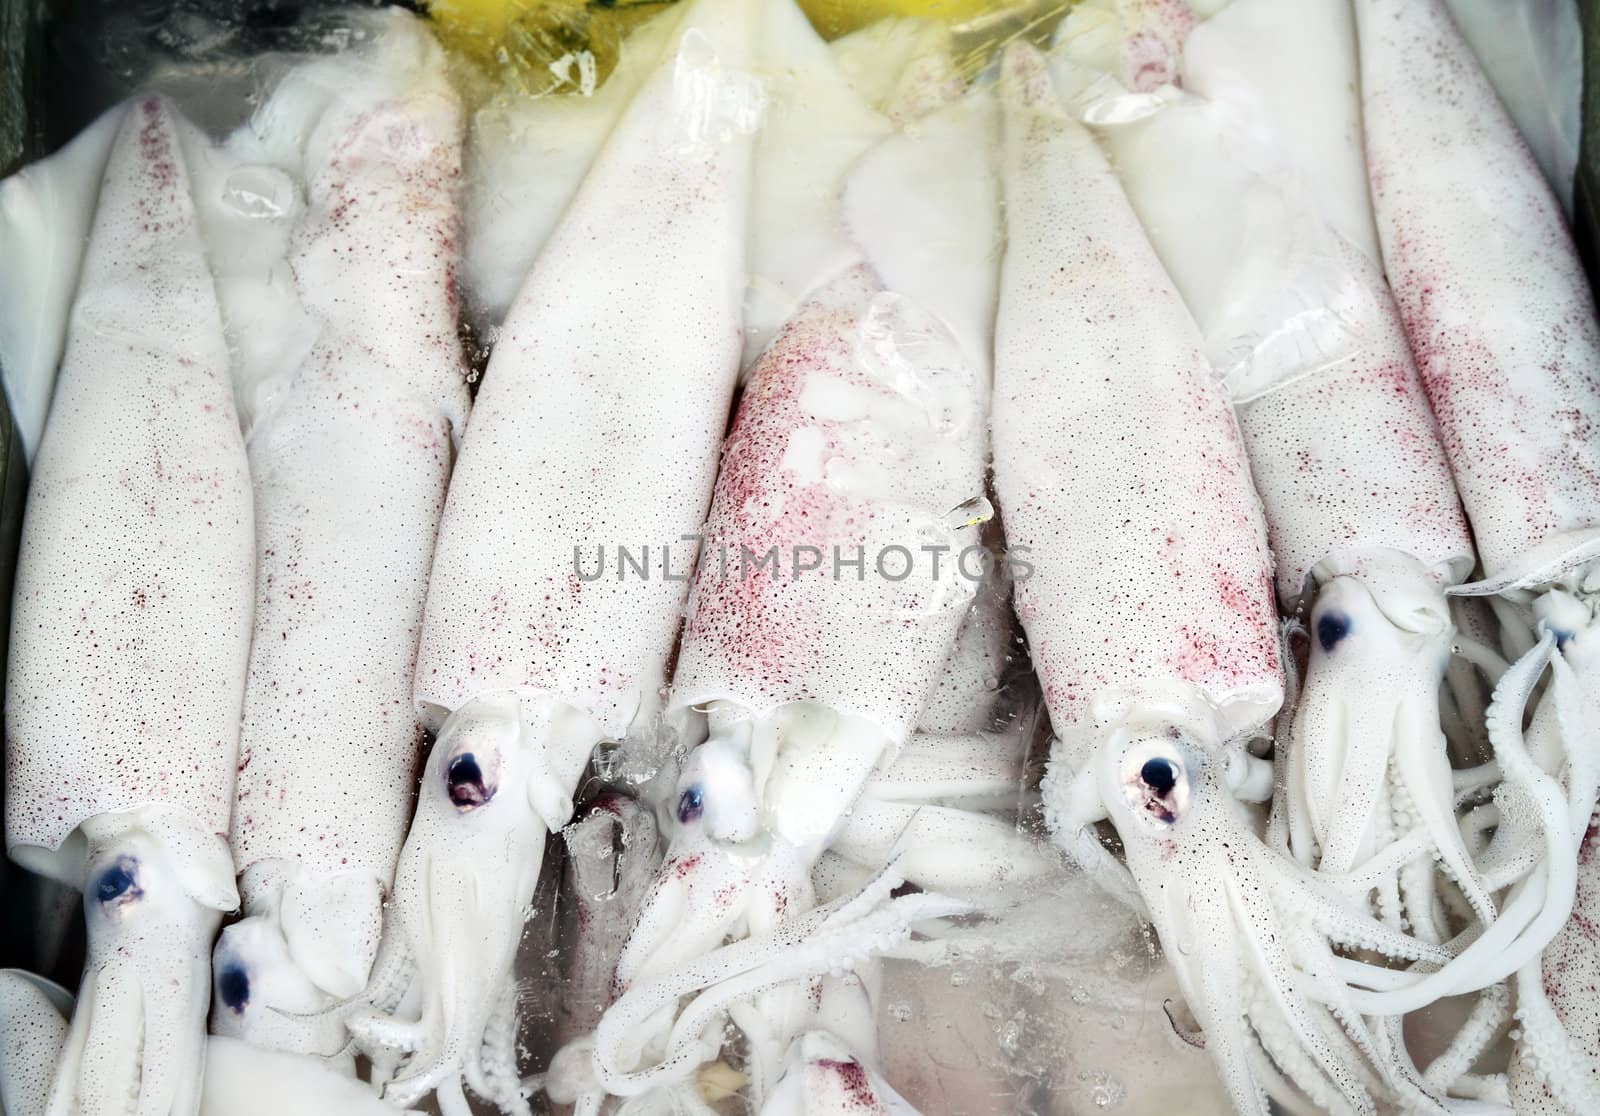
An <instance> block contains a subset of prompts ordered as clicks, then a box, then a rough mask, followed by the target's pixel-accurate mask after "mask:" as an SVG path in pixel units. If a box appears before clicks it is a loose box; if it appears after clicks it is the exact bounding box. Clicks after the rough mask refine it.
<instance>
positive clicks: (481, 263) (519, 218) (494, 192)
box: [461, 5, 684, 332]
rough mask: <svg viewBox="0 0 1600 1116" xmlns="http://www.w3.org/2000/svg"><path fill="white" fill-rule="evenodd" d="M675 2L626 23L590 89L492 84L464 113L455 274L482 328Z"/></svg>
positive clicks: (532, 256) (564, 200)
mask: <svg viewBox="0 0 1600 1116" xmlns="http://www.w3.org/2000/svg"><path fill="white" fill-rule="evenodd" d="M683 11H684V8H683V6H682V5H675V6H673V7H670V8H668V9H667V10H666V11H664V12H662V13H661V14H660V15H659V16H656V17H655V18H652V19H651V20H650V21H649V22H647V23H645V24H643V25H642V26H640V27H639V28H637V29H636V30H634V31H633V32H632V33H631V34H630V35H629V36H628V38H627V39H626V40H625V41H624V42H623V44H622V49H621V54H620V57H619V59H618V61H617V65H616V67H615V69H613V70H612V71H611V75H610V76H609V77H607V78H606V80H605V84H603V85H601V86H600V87H599V89H597V90H594V91H592V92H591V93H590V94H587V95H585V94H583V93H582V92H581V91H580V92H577V93H571V92H566V91H562V92H558V93H552V94H547V95H544V96H540V97H530V96H527V95H526V94H525V93H524V92H523V91H522V90H520V89H517V90H512V91H507V92H504V93H501V94H500V95H498V96H496V97H494V98H493V99H492V100H490V101H489V102H488V103H487V104H485V105H483V106H482V107H481V108H479V109H477V110H476V111H475V112H474V113H473V114H472V122H471V128H470V134H469V136H468V139H467V147H466V159H465V172H466V173H465V183H466V184H465V186H464V187H463V199H462V205H463V215H462V217H463V224H464V226H465V232H466V246H465V250H464V253H463V258H462V270H461V281H462V287H463V289H464V292H465V296H466V304H467V305H466V311H467V314H468V316H469V317H470V318H471V319H472V320H473V321H474V323H475V324H476V325H477V326H478V327H479V328H480V329H483V330H484V331H485V332H487V331H488V330H489V329H490V328H491V327H494V326H498V325H499V324H500V323H501V322H502V321H503V320H504V318H505V315H506V310H507V309H509V308H510V306H511V302H512V300H513V299H514V298H515V297H516V295H517V292H518V290H520V289H521V287H522V281H523V280H524V279H525V278H527V275H528V272H529V270H531V269H532V267H533V264H534V261H535V260H537V259H538V258H539V253H540V252H541V251H542V250H543V248H544V245H545V242H546V241H547V240H548V239H549V238H550V234H551V232H552V231H554V229H555V227H556V225H557V223H558V222H559V221H560V220H561V215H562V214H563V213H564V212H565V211H566V208H567V206H568V205H569V204H570V203H571V201H572V198H573V195H574V194H576V193H577V192H578V187H579V186H580V185H581V184H582V182H583V178H584V175H585V174H587V173H588V171H589V167H590V166H591V165H592V164H593V163H594V160H595V156H596V155H597V154H598V153H599V151H600V149H601V146H602V145H603V144H604V143H605V141H606V137H607V136H609V135H610V134H611V130H612V128H614V127H615V126H616V123H617V120H618V119H619V118H620V117H621V116H622V113H623V110H624V109H626V108H627V106H628V104H629V102H631V101H632V100H633V97H634V94H636V93H637V92H638V91H639V86H640V85H641V84H643V82H644V80H645V79H646V78H647V77H649V76H650V74H651V73H653V72H654V71H655V68H656V66H657V65H659V63H660V61H661V57H662V55H663V53H664V52H665V51H666V48H667V45H668V44H669V43H670V42H671V41H672V34H673V32H674V31H675V30H676V29H677V27H678V24H679V22H680V20H681V16H682V13H683Z"/></svg>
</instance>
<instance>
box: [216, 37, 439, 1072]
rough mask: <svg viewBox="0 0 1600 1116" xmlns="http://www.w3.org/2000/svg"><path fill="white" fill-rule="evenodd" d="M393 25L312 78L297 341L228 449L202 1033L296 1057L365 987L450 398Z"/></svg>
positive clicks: (431, 250)
mask: <svg viewBox="0 0 1600 1116" xmlns="http://www.w3.org/2000/svg"><path fill="white" fill-rule="evenodd" d="M402 20H404V21H405V22H404V23H402V22H401V21H402ZM410 21H411V17H409V16H405V17H399V18H397V20H396V21H395V23H394V24H393V26H392V28H391V30H389V31H388V32H386V36H385V38H384V39H383V40H381V41H380V42H379V43H378V44H377V45H376V47H375V48H372V49H371V50H369V52H367V54H366V55H365V56H364V57H362V56H354V57H346V58H344V59H341V60H340V62H339V63H337V64H335V66H334V67H330V69H331V72H330V73H329V74H328V75H327V76H328V78H329V79H330V80H334V79H340V78H342V79H343V81H344V82H345V83H347V84H346V85H345V88H344V90H343V91H342V92H341V93H340V95H338V96H337V97H336V98H335V99H334V100H333V102H332V104H331V105H330V106H329V108H328V109H327V111H326V112H325V113H324V114H323V115H322V117H321V119H320V120H319V121H317V122H316V123H315V125H314V127H313V129H312V131H311V133H310V135H309V139H308V142H307V146H306V149H305V156H304V159H305V174H306V182H307V192H308V198H309V202H308V208H307V211H306V213H305V215H304V216H303V218H302V219H301V221H300V223H299V224H298V227H297V228H296V229H295V231H294V234H293V239H292V244H291V247H290V254H289V262H290V264H291V265H292V267H293V272H294V275H295V277H296V280H297V284H298V290H299V297H300V301H301V304H302V305H303V306H304V308H305V310H306V311H307V313H308V314H309V315H310V317H311V319H312V320H313V321H314V322H315V323H316V325H317V326H318V329H319V332H318V335H317V338H316V342H315V344H314V345H313V347H312V349H311V351H310V353H309V354H308V355H307V356H306V358H305V360H304V361H303V362H302V363H301V364H300V365H299V366H298V367H290V368H285V369H281V370H280V377H281V378H282V380H284V381H286V382H285V383H282V384H280V385H279V386H277V387H276V388H275V389H274V391H273V393H272V403H271V406H270V407H269V408H268V409H266V410H265V411H264V412H263V413H261V414H259V415H258V416H257V418H256V421H255V423H254V425H253V427H252V429H251V433H250V442H249V452H250V459H251V466H252V473H253V481H254V486H255V510H256V524H257V529H256V547H257V596H256V614H255V639H254V642H253V645H252V650H251V658H250V674H249V681H248V684H247V687H246V690H245V702H244V728H243V734H242V737H241V740H240V749H239V779H238V789H237V791H236V795H235V806H234V813H233V829H232V844H233V852H234V862H235V865H236V867H237V868H238V870H239V872H240V882H241V887H240V891H241V893H242V897H243V901H244V907H245V913H246V914H247V915H248V916H250V917H247V918H246V919H245V920H244V921H242V922H239V923H237V924H235V925H232V926H230V927H228V929H227V930H226V931H224V933H223V935H222V940H221V942H220V944H219V945H218V947H217V951H216V957H215V968H214V974H213V976H214V981H215V985H216V1001H215V1009H214V1013H213V1026H214V1028H215V1030H216V1031H217V1032H218V1033H221V1034H235V1035H240V1036H243V1037H246V1038H249V1039H251V1040H252V1041H257V1042H261V1043H263V1044H266V1045H274V1046H284V1047H289V1048H294V1049H301V1050H305V1051H307V1052H309V1051H310V1050H313V1049H315V1048H316V1046H315V1044H316V1042H317V1040H318V1036H317V1035H316V1034H315V1033H312V1032H308V1031H306V1030H305V1029H303V1028H302V1029H298V1030H297V1029H296V1026H295V1024H296V1023H297V1019H296V1017H297V1016H304V1015H306V1014H307V1013H311V1012H314V1011H316V1010H317V1009H319V1008H322V1007H324V1006H327V1004H328V1003H329V1002H331V1000H333V999H335V998H344V997H349V996H353V995H355V994H356V993H357V992H359V991H361V990H362V989H363V988H364V987H365V986H366V983H367V977H368V971H369V969H370V967H371V962H372V959H373V956H374V953H375V951H376V949H377V945H378V940H379V936H380V934H381V931H382V924H383V910H382V904H383V897H384V893H385V891H386V890H387V888H388V886H389V884H390V881H391V880H392V878H393V875H394V867H395V861H396V859H397V858H398V856H399V853H400V846H401V844H402V842H403V841H404V839H405V833H406V827H407V824H408V823H409V820H410V816H411V808H412V803H413V801H414V799H415V794H416V776H417V769H418V766H419V765H420V762H421V758H422V751H421V747H420V745H421V741H422V727H421V725H420V724H419V723H418V720H417V717H416V714H415V711H414V709H413V706H412V702H411V686H412V667H413V663H414V661H415V654H416V645H417V637H418V632H419V629H420V627H421V622H422V608H423V600H424V596H425V594H426V591H427V585H428V568H429V563H430V561H431V559H432V555H433V544H434V536H435V533H436V531H437V528H438V523H439V516H440V513H441V511H442V510H443V507H444V499H445V488H446V485H447V484H448V482H449V475H450V464H451V457H452V449H453V441H454V437H455V433H456V431H458V430H459V429H460V428H461V426H462V424H463V422H464V419H465V415H466V411H467V405H468V401H467V388H466V378H465V368H464V367H463V364H462V361H461V357H460V349H459V345H458V344H457V341H456V294H455V287H454V283H455V268H456V261H457V258H458V252H459V244H460V229H459V216H458V212H457V207H456V200H457V198H456V195H457V190H458V185H459V179H460V157H461V125H462V122H461V109H460V105H459V104H458V102H457V100H456V98H455V95H454V93H453V91H452V90H451V89H450V86H449V85H448V84H447V83H446V81H445V77H444V57H443V54H442V52H441V51H439V49H438V48H437V47H436V46H434V45H433V43H432V42H431V41H430V40H429V39H428V38H427V36H426V33H425V32H423V31H422V30H420V28H419V27H417V26H415V25H413V24H412V23H411V22H410ZM312 65H322V66H325V67H327V66H328V64H327V63H312ZM302 80H304V79H302ZM284 1013H288V1014H287V1015H286V1014H284Z"/></svg>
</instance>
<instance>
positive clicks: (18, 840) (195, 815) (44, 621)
mask: <svg viewBox="0 0 1600 1116" xmlns="http://www.w3.org/2000/svg"><path fill="white" fill-rule="evenodd" d="M189 191H190V187H189V175H188V171H187V169H186V164H185V160H184V155H183V151H182V148H181V146H180V143H179V138H178V121H177V119H176V117H175V114H174V112H173V110H172V109H171V107H170V106H168V105H167V104H166V103H165V102H163V101H162V100H161V99H159V98H156V97H145V98H142V99H140V100H139V101H137V102H136V103H135V104H133V105H132V106H131V107H130V108H129V109H128V111H127V113H126V115H125V117H124V120H123V123H122V125H121V130H120V132H119V133H118V135H117V138H116V140H115V142H114V143H113V145H112V149H111V154H110V156H109V159H108V162H107V166H106V177H105V182H104V185H103V186H102V188H101V191H100V204H99V210H98V212H97V213H96V216H95V221H94V227H93V231H92V232H91V233H90V237H89V244H88V247H87V249H86V253H85V257H84V261H83V267H82V274H81V277H80V281H79V285H78V293H77V298H76V301H75V303H74V306H73V310H72V319H71V324H70V326H69V329H68V337H67V345H66V354H65V358H64V361H63V365H62V369H61V375H60V380H59V382H58V383H57V386H56V390H55V398H54V402H53V404H52V406H51V409H50V416H49V418H48V419H47V421H46V423H45V432H44V437H43V441H42V442H41V444H40V446H39V451H38V455H37V457H36V458H35V461H34V469H33V484H32V487H31V490H30V491H29V495H28V506H27V512H26V520H25V522H24V524H23V533H22V544H21V553H20V556H19V559H18V567H17V582H16V590H15V601H14V605H13V615H12V635H11V655H10V662H9V666H8V676H7V687H6V698H7V702H6V818H5V822H6V846H7V850H8V852H9V853H10V854H11V856H12V857H13V858H14V859H16V860H18V861H19V862H20V863H22V864H24V865H26V866H28V867H30V868H33V869H35V870H36V871H40V872H43V873H46V874H50V875H54V876H56V877H57V878H60V879H64V880H69V881H72V882H74V883H75V884H77V885H79V886H81V887H82V888H83V891H84V908H85V918H86V920H87V923H88V943H89V949H88V961H87V964H86V967H85V971H84V977H83V987H82V990H81V992H80V993H79V996H78V1008H77V1011H76V1013H75V1014H74V1016H73V1019H72V1025H71V1030H70V1032H69V1034H68V1036H67V1040H66V1044H65V1046H64V1048H63V1051H62V1055H61V1058H60V1061H59V1063H58V1065H57V1068H56V1079H55V1085H54V1088H53V1091H52V1094H51V1098H50V1103H49V1111H50V1112H52V1113H66V1112H74V1111H82V1112H85V1113H100V1112H119V1113H120V1112H134V1113H138V1114H140V1116H146V1114H149V1116H165V1114H168V1113H179V1114H191V1113H193V1112H194V1111H195V1109H196V1106H197V1105H198V1104H199V1099H200V1080H201V1056H202V1050H203V1047H202V1044H203V1042H204V1038H205V1015H206V1005H207V1001H208V999H209V993H210V988H211V981H210V972H209V970H210V952H211V943H212V938H213V936H214V935H215V933H216V930H217V926H218V924H219V922H220V921H221V917H222V913H223V912H225V911H230V910H233V909H234V908H236V907H237V906H238V896H237V892H236V891H235V889H234V881H233V874H234V873H233V862H232V859H231V858H230V857H229V855H228V849H227V844H226V842H225V840H224V837H223V835H224V834H226V832H227V830H228V817H229V813H230V808H231V806H232V799H233V785H234V771H235V763H236V759H237V752H238V744H239V713H240V706H241V702H242V699H243V694H244V680H245V663H246V656H247V654H248V651H249V641H250V627H251V612H252V587H253V583H254V576H253V575H254V565H255V563H254V542H253V540H254V532H253V522H254V521H253V518H252V514H251V493H250V480H249V476H248V471H247V462H246V459H245V451H244V445H243V442H242V440H241V438H240V435H239V425H238V419H237V417H236V415H235V412H234V403H233V394H232V391H231V387H230V383H229V369H228V349H227V345H226V342H225V340H224V337H223V331H222V322H221V319H220V317H219V314H218V309H217V299H216V293H215V290H214V289H213V285H212V279H211V273H210V272H209V271H208V270H207V265H206V256H205V250H204V247H203V245H202V243H201V240H200V235H199V232H198V229H197V227H196V221H195V209H194V204H193V200H192V198H191V196H190V192H189Z"/></svg>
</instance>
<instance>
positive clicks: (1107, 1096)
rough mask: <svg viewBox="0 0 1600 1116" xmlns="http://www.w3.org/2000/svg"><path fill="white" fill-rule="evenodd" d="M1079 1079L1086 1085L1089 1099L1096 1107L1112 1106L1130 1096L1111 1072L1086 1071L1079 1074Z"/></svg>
mask: <svg viewBox="0 0 1600 1116" xmlns="http://www.w3.org/2000/svg"><path fill="white" fill-rule="evenodd" d="M1078 1080H1079V1081H1082V1082H1083V1083H1084V1085H1085V1086H1086V1089H1085V1091H1086V1092H1087V1093H1088V1094H1089V1100H1090V1102H1091V1103H1093V1104H1094V1106H1095V1107H1096V1108H1112V1107H1114V1106H1116V1105H1119V1104H1121V1103H1122V1102H1123V1101H1124V1100H1126V1099H1127V1097H1128V1090H1127V1089H1125V1088H1123V1085H1122V1082H1120V1081H1118V1080H1117V1079H1116V1078H1115V1077H1112V1076H1111V1075H1110V1074H1109V1073H1094V1072H1087V1071H1086V1072H1084V1073H1080V1074H1079V1075H1078Z"/></svg>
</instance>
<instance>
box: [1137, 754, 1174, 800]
mask: <svg viewBox="0 0 1600 1116" xmlns="http://www.w3.org/2000/svg"><path fill="white" fill-rule="evenodd" d="M1139 778H1140V779H1143V780H1144V785H1145V786H1147V787H1149V788H1150V789H1151V790H1153V791H1155V792H1156V793H1157V794H1166V793H1167V792H1168V791H1170V790H1172V788H1173V787H1175V786H1177V785H1178V769H1177V768H1176V767H1175V766H1173V764H1172V761H1171V760H1164V759H1162V758H1161V757H1160V756H1156V757H1154V758H1151V759H1147V760H1145V761H1144V766H1143V767H1141V768H1139Z"/></svg>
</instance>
